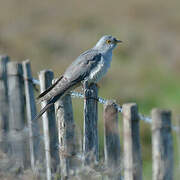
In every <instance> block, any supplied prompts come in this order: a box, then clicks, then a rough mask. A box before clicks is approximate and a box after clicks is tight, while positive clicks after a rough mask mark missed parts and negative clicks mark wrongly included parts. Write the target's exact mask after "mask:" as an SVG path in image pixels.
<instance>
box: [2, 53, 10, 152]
mask: <svg viewBox="0 0 180 180" xmlns="http://www.w3.org/2000/svg"><path fill="white" fill-rule="evenodd" d="M8 62H9V58H8V56H0V147H1V150H3V151H4V152H6V151H7V148H8V143H7V141H8V140H7V133H8V115H9V113H8V111H9V107H8V95H7V93H8V86H7V63H8Z"/></svg>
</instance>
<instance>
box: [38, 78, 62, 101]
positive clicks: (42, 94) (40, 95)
mask: <svg viewBox="0 0 180 180" xmlns="http://www.w3.org/2000/svg"><path fill="white" fill-rule="evenodd" d="M62 78H63V76H61V77H60V78H59V79H57V81H56V82H55V83H54V84H53V85H51V86H50V87H49V88H47V89H46V90H45V91H44V92H42V93H41V94H39V96H38V97H37V98H36V99H37V100H38V99H40V98H42V97H43V96H45V95H46V94H47V93H48V92H49V91H50V90H52V89H53V88H54V87H55V86H56V84H57V83H58V82H59V81H60V80H61V79H62Z"/></svg>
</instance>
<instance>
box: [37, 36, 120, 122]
mask: <svg viewBox="0 0 180 180" xmlns="http://www.w3.org/2000/svg"><path fill="white" fill-rule="evenodd" d="M120 42H122V41H120V40H117V39H116V38H114V37H112V36H110V35H105V36H103V37H102V38H101V39H100V40H99V41H98V42H97V43H96V45H95V46H94V47H93V48H91V49H89V50H87V51H85V52H84V53H82V54H81V55H80V56H79V57H78V58H77V59H76V60H75V61H74V62H73V63H72V64H71V65H70V66H69V67H68V68H67V69H66V71H65V73H64V74H63V75H62V76H61V77H60V78H59V79H58V80H57V81H56V82H55V83H54V84H53V85H52V86H50V87H49V88H48V89H46V90H45V91H44V92H42V93H41V94H40V95H39V96H38V97H37V99H38V102H42V101H47V105H46V106H45V107H44V108H43V109H42V110H41V111H40V113H39V114H38V115H37V116H36V117H35V119H38V118H39V117H40V116H41V115H42V114H43V113H44V112H45V111H46V110H47V109H49V108H50V107H51V106H52V105H53V104H54V103H55V102H56V101H57V100H58V99H59V98H62V97H63V96H64V95H65V94H66V93H68V92H69V91H71V90H72V89H74V88H76V87H78V86H79V85H80V84H81V83H83V82H84V81H87V82H88V84H91V83H97V82H98V81H99V80H100V79H101V78H102V77H103V76H104V75H105V74H106V72H107V70H108V69H109V67H110V63H111V60H112V51H113V49H114V48H115V47H116V46H117V44H118V43H120Z"/></svg>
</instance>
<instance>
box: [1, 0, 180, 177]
mask: <svg viewBox="0 0 180 180" xmlns="http://www.w3.org/2000/svg"><path fill="white" fill-rule="evenodd" d="M179 11H180V2H179V1H178V0H172V1H163V0H156V1H155V0H153V1H145V0H134V1H130V0H129V1H118V0H113V1H107V0H98V1H94V2H93V1H86V0H76V1H71V0H69V1H62V0H60V1H58V0H52V1H47V0H45V1H35V0H31V1H23V0H13V1H11V0H6V1H3V2H1V6H0V54H7V55H9V56H11V57H12V60H16V61H22V60H25V59H30V60H31V64H32V69H33V75H34V77H36V78H37V72H39V71H40V70H42V69H52V70H53V71H54V72H55V76H56V77H58V76H60V75H61V74H62V73H63V72H64V70H65V68H66V67H67V66H68V65H69V64H70V63H71V62H72V61H73V60H74V59H75V58H76V57H77V56H78V55H79V54H80V53H81V52H83V51H85V50H87V49H88V48H91V47H92V46H94V44H95V43H96V41H97V40H98V39H99V38H100V37H101V36H102V35H104V34H112V35H113V36H115V37H117V38H118V39H121V40H122V41H123V44H121V46H120V47H118V48H117V49H116V50H115V52H114V56H113V62H112V65H111V69H110V71H109V72H108V74H107V75H106V77H105V78H104V79H103V80H102V81H101V82H100V89H99V96H101V97H105V98H107V99H115V100H116V102H117V103H119V104H123V103H125V102H136V103H137V104H138V106H139V110H140V112H141V113H143V114H146V115H150V111H151V109H152V108H154V107H159V108H164V109H171V110H172V112H173V124H175V123H176V120H178V119H180V113H179V109H180V83H179V77H180V71H179V69H180V50H179V44H180V13H179ZM73 103H74V105H75V107H76V108H75V109H76V110H75V112H74V113H75V120H76V121H77V123H79V124H80V126H81V127H82V119H83V115H82V110H78V109H82V106H83V102H82V100H74V102H73ZM77 106H79V107H80V108H77ZM102 109H103V108H102V106H101V105H100V106H99V110H100V112H99V133H100V134H101V133H102V131H103V125H102V120H101V119H102ZM100 137H101V138H100V143H101V145H100V146H101V149H100V151H101V152H100V154H102V153H103V152H102V146H103V136H100ZM141 140H142V144H143V146H142V151H143V160H144V161H143V167H144V171H143V173H144V174H143V175H144V179H146V180H148V179H151V175H152V168H151V137H150V126H149V125H147V124H145V123H143V122H142V123H141ZM174 146H175V149H177V148H176V139H174ZM176 157H177V151H175V158H174V159H175V163H176V165H175V179H178V175H179V174H178V173H179V172H178V170H177V168H178V165H177V163H178V158H176Z"/></svg>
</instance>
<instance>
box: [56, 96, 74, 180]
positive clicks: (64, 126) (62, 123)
mask: <svg viewBox="0 0 180 180" xmlns="http://www.w3.org/2000/svg"><path fill="white" fill-rule="evenodd" d="M55 111H56V120H57V126H58V136H59V157H60V168H61V178H62V180H65V179H67V178H68V176H69V170H70V168H71V167H70V165H71V160H72V156H73V155H74V153H75V137H74V128H75V124H74V118H73V108H72V101H71V96H70V95H69V94H67V95H65V96H64V97H63V98H62V99H60V100H58V101H57V102H56V103H55Z"/></svg>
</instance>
